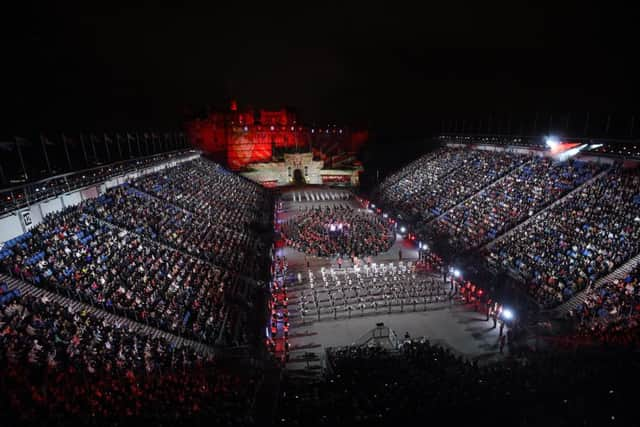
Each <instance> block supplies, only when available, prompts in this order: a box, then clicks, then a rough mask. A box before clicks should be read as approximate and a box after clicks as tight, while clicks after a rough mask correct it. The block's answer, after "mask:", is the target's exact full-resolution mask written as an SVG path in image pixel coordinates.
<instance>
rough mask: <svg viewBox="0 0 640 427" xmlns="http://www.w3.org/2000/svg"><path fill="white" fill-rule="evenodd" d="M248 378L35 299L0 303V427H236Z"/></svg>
mask: <svg viewBox="0 0 640 427" xmlns="http://www.w3.org/2000/svg"><path fill="white" fill-rule="evenodd" d="M257 375H258V373H257V372H250V371H244V374H243V375H240V374H238V373H237V372H234V371H232V370H230V369H227V368H226V367H224V366H222V365H221V364H220V363H219V362H218V361H217V360H216V359H215V358H214V357H213V356H207V355H203V354H199V353H197V352H196V351H195V350H193V349H191V348H188V347H180V346H178V347H176V346H175V345H173V344H171V343H169V342H167V341H165V340H164V339H162V338H153V337H150V336H146V335H141V334H139V333H137V332H135V331H133V330H131V329H129V328H128V327H126V326H123V325H121V324H119V323H117V322H110V321H108V320H105V319H100V318H98V317H95V316H94V315H92V314H91V313H88V312H86V311H74V310H73V309H72V308H71V307H68V306H62V305H60V304H57V303H55V302H52V301H48V300H47V299H46V298H45V297H42V298H37V297H33V296H24V297H20V296H17V297H14V298H12V299H11V301H1V302H0V389H1V391H2V396H3V398H2V399H0V422H2V423H3V425H7V426H9V425H16V424H21V425H22V424H25V425H26V424H33V425H42V424H41V423H44V422H46V425H70V424H75V423H83V424H91V425H121V423H123V422H127V421H132V420H134V419H135V420H136V423H140V422H142V423H144V424H146V423H150V424H153V425H187V424H189V425H193V424H191V423H193V422H194V421H200V422H203V421H206V422H209V423H214V424H215V425H244V424H249V423H251V422H252V421H253V418H252V415H251V407H252V406H251V405H252V399H253V398H254V396H255V387H256V380H257V378H258V377H257ZM5 423H6V424H5Z"/></svg>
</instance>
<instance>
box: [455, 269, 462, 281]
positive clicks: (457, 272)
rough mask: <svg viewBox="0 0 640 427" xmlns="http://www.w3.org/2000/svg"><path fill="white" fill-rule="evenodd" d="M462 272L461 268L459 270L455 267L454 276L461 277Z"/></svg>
mask: <svg viewBox="0 0 640 427" xmlns="http://www.w3.org/2000/svg"><path fill="white" fill-rule="evenodd" d="M461 274H462V273H460V270H458V269H457V268H454V269H453V277H455V278H456V279H457V278H459V277H460V275H461Z"/></svg>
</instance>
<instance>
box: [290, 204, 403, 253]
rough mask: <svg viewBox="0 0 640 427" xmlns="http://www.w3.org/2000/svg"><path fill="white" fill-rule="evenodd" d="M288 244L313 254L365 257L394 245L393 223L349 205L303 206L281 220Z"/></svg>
mask: <svg viewBox="0 0 640 427" xmlns="http://www.w3.org/2000/svg"><path fill="white" fill-rule="evenodd" d="M280 232H281V233H282V235H283V238H284V239H285V241H286V243H287V245H288V246H291V247H293V248H295V249H298V250H300V251H302V252H305V253H307V254H309V255H313V256H321V257H331V256H336V255H338V256H348V257H352V258H353V257H356V256H357V257H364V256H367V255H377V254H379V253H381V252H385V251H387V250H389V248H391V246H392V244H393V240H394V235H393V230H392V227H391V224H390V223H389V222H388V221H385V220H384V219H383V218H381V217H380V216H378V215H375V214H374V213H372V212H370V211H368V210H363V209H353V208H351V207H349V206H341V205H336V206H331V207H329V206H326V207H324V208H323V207H309V208H306V207H305V208H304V211H302V212H301V213H300V214H299V215H297V216H295V217H294V218H292V219H290V220H289V221H287V222H286V223H284V224H282V227H281V228H280Z"/></svg>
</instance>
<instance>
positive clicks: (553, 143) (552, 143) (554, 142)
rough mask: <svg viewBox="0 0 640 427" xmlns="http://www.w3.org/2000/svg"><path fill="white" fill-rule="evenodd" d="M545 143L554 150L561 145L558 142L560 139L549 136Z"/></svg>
mask: <svg viewBox="0 0 640 427" xmlns="http://www.w3.org/2000/svg"><path fill="white" fill-rule="evenodd" d="M545 142H546V144H547V147H549V148H552V149H553V148H556V147H557V146H558V144H560V141H558V138H556V137H555V136H548V137H547V140H546V141H545Z"/></svg>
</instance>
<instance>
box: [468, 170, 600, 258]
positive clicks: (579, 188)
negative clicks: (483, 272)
mask: <svg viewBox="0 0 640 427" xmlns="http://www.w3.org/2000/svg"><path fill="white" fill-rule="evenodd" d="M610 169H611V166H609V167H608V168H605V169H604V170H603V171H602V172H600V173H599V174H597V175H595V176H594V177H592V178H591V179H589V180H587V181H585V182H583V183H582V185H579V186H577V187H576V188H574V189H573V190H571V191H569V192H568V193H567V194H565V195H564V196H562V197H561V198H559V199H558V200H556V201H554V202H553V203H549V204H548V205H546V206H545V207H543V208H542V209H540V210H539V211H537V212H535V213H534V214H533V215H531V216H530V217H529V218H527V219H526V220H525V221H522V222H521V223H520V224H518V225H516V226H515V227H513V228H512V229H510V230H508V231H506V232H505V233H502V234H501V235H500V236H498V237H496V238H495V239H493V240H491V241H489V242H488V243H486V244H485V245H484V246H482V247H481V248H480V250H481V251H483V250H485V249H491V248H492V247H493V245H495V244H496V243H498V242H499V241H501V240H502V239H504V238H505V237H507V236H508V235H510V234H512V233H515V232H517V231H519V230H521V229H522V228H524V227H526V226H527V225H528V224H529V223H530V222H531V221H533V220H534V219H535V218H536V217H537V216H538V215H540V214H542V213H543V212H546V211H548V210H549V209H552V208H553V207H554V206H556V205H557V204H559V203H562V202H564V201H565V200H567V198H569V197H571V195H573V194H574V193H577V192H578V191H582V189H583V188H586V187H588V186H589V185H591V184H592V183H593V182H594V181H596V180H597V179H599V178H601V177H602V176H604V175H606V174H607V173H609V170H610Z"/></svg>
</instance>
